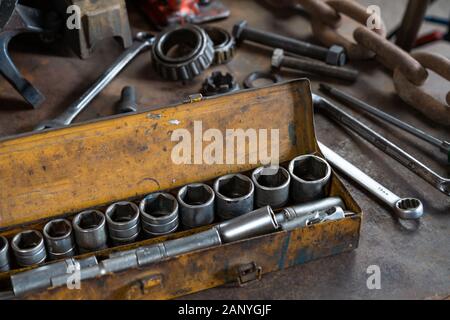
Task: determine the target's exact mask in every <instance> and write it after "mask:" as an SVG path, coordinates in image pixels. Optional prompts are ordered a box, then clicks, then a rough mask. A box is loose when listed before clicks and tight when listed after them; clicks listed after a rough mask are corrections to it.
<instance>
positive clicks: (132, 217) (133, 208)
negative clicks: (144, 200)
mask: <svg viewBox="0 0 450 320" xmlns="http://www.w3.org/2000/svg"><path fill="white" fill-rule="evenodd" d="M106 223H107V224H108V231H109V236H110V238H111V240H112V242H113V243H114V245H122V244H128V243H132V242H134V241H135V240H136V238H137V237H138V236H139V232H140V230H141V226H140V223H139V208H138V206H137V205H136V204H134V203H132V202H127V201H121V202H117V203H113V204H112V205H110V206H109V207H108V209H106Z"/></svg>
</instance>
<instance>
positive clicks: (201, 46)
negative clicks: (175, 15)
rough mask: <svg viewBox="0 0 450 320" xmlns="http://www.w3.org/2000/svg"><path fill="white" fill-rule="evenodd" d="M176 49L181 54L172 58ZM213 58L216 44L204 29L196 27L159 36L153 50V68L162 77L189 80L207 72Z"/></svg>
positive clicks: (174, 29) (183, 27)
mask: <svg viewBox="0 0 450 320" xmlns="http://www.w3.org/2000/svg"><path fill="white" fill-rule="evenodd" d="M174 48H175V49H176V50H177V51H178V52H176V56H171V51H172V50H174ZM186 48H187V50H186ZM180 51H181V53H180ZM172 53H173V52H172ZM213 59H214V48H213V42H212V41H211V39H210V38H209V36H208V35H207V34H206V32H205V31H204V30H203V29H202V28H200V27H198V26H195V25H184V26H177V27H172V28H169V29H167V30H166V31H165V32H162V33H161V34H159V35H158V36H157V38H156V40H155V45H154V46H153V47H152V61H153V66H154V68H155V70H156V72H157V73H158V74H159V75H160V76H161V77H162V78H164V79H168V80H190V79H192V78H194V77H196V76H198V75H199V74H200V73H202V72H203V71H204V70H205V69H207V68H208V67H209V66H210V65H211V63H212V62H213Z"/></svg>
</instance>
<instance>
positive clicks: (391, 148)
mask: <svg viewBox="0 0 450 320" xmlns="http://www.w3.org/2000/svg"><path fill="white" fill-rule="evenodd" d="M312 98H313V103H314V106H315V107H316V108H317V109H318V110H322V111H324V112H325V113H326V114H327V115H329V116H330V117H331V118H333V119H334V120H335V121H336V122H338V123H340V124H345V125H346V126H348V127H349V128H350V129H352V130H353V131H355V132H356V133H358V134H359V135H360V136H362V137H363V138H365V139H366V140H367V141H369V142H370V143H372V144H373V145H374V146H376V147H377V148H378V149H380V150H381V151H383V152H385V153H386V154H388V155H389V156H391V157H392V158H393V159H395V160H397V161H398V162H400V163H401V164H403V165H404V166H405V167H407V168H408V169H409V170H411V171H412V172H414V173H415V174H416V175H418V176H419V177H421V178H422V179H424V180H425V181H427V182H428V183H429V184H431V185H432V186H433V187H435V188H436V189H438V190H439V191H441V192H442V193H444V194H445V195H447V196H450V179H446V178H444V177H442V176H440V175H438V174H437V173H436V172H434V171H433V170H431V169H430V168H429V167H427V166H426V165H424V164H423V163H421V162H420V161H419V160H417V159H416V158H414V157H413V156H411V155H410V154H409V153H407V152H406V151H404V150H403V149H401V148H400V147H398V146H397V145H395V144H394V143H392V142H391V141H389V140H388V139H386V138H384V137H383V136H382V135H380V134H378V133H377V132H375V131H374V130H372V129H371V128H369V127H368V126H366V125H365V124H364V123H362V122H360V121H359V120H357V119H356V118H354V117H353V116H351V115H349V114H348V113H346V112H344V111H342V110H341V109H340V108H338V107H337V106H335V105H334V104H332V103H331V102H329V101H328V100H326V99H324V98H322V97H321V96H319V95H316V94H313V95H312Z"/></svg>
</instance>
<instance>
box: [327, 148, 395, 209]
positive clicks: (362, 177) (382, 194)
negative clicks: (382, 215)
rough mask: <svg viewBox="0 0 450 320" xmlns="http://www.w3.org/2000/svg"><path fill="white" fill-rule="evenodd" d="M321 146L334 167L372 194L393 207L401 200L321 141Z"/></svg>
mask: <svg viewBox="0 0 450 320" xmlns="http://www.w3.org/2000/svg"><path fill="white" fill-rule="evenodd" d="M319 147H320V150H321V151H322V153H323V155H324V156H325V158H326V159H327V160H328V161H329V162H330V163H331V164H332V165H333V167H335V168H337V169H338V170H339V171H341V172H342V173H344V174H345V175H346V176H348V177H350V178H351V179H352V180H353V181H355V182H356V183H357V184H359V185H360V186H361V187H363V188H364V189H366V190H367V191H369V192H370V193H371V194H373V195H374V196H375V197H377V198H378V199H379V200H381V201H382V202H384V203H385V204H387V205H388V206H390V207H393V206H395V204H396V203H397V201H398V200H400V198H399V197H398V196H397V195H395V194H394V193H393V192H391V191H390V190H389V189H387V188H386V187H384V186H383V185H381V184H380V183H378V182H376V181H375V180H374V179H372V178H371V177H369V176H368V175H367V174H365V173H364V172H362V171H361V170H360V169H358V168H357V167H355V166H354V165H353V164H351V163H350V162H348V161H347V160H345V159H344V158H342V157H341V156H340V155H338V154H337V153H336V152H334V151H333V150H331V149H330V148H328V147H327V146H325V145H323V144H322V143H320V142H319Z"/></svg>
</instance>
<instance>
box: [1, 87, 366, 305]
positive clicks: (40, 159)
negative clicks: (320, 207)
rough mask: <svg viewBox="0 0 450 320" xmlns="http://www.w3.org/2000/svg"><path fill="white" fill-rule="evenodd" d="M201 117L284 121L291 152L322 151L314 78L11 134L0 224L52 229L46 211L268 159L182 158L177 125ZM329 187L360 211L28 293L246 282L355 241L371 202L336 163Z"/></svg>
mask: <svg viewBox="0 0 450 320" xmlns="http://www.w3.org/2000/svg"><path fill="white" fill-rule="evenodd" d="M195 121H201V123H202V126H203V130H207V129H208V128H216V129H218V130H220V131H221V132H222V133H225V132H226V129H229V128H233V129H243V130H247V129H249V128H253V129H257V130H259V129H267V130H270V129H278V130H279V142H280V143H279V154H280V162H281V163H285V162H287V161H290V160H291V159H293V158H295V157H297V156H299V155H303V154H317V155H320V151H319V148H318V145H317V141H316V139H315V133H314V124H313V123H314V122H313V107H312V100H311V91H310V85H309V82H308V81H307V80H295V81H290V82H285V83H282V84H277V85H274V86H270V87H266V88H261V89H252V90H246V91H241V92H239V93H235V94H229V95H223V96H218V97H216V98H210V99H198V100H191V101H189V102H185V103H182V104H180V105H176V106H169V107H166V108H162V109H159V110H154V111H151V112H144V113H139V114H130V115H126V116H116V117H111V118H107V119H102V120H99V121H94V122H90V123H86V124H81V125H75V126H72V127H68V128H63V129H58V130H51V131H47V132H42V133H37V134H29V135H23V136H20V137H16V138H12V139H6V140H3V141H0V235H1V236H5V237H6V238H7V239H8V240H9V241H11V239H12V237H13V236H14V235H15V234H17V233H18V232H20V231H22V230H25V229H32V230H33V229H34V230H42V227H43V226H44V224H45V223H46V222H48V221H50V220H52V219H55V218H57V217H67V218H68V219H71V218H73V216H75V215H76V214H77V213H79V212H80V211H83V210H85V209H88V208H97V209H99V210H103V211H104V209H105V207H106V206H107V205H109V204H111V203H114V202H116V201H121V200H130V201H136V202H137V201H139V200H140V199H142V198H143V197H144V196H146V195H147V194H149V193H152V192H155V191H158V190H175V189H177V188H179V187H181V186H183V185H186V184H188V183H192V182H205V181H206V182H210V181H212V180H213V179H215V178H217V177H219V176H222V175H224V174H228V173H237V172H248V171H249V170H251V169H254V168H256V167H257V166H258V164H250V163H248V162H249V161H246V162H245V163H243V164H227V165H224V164H211V165H205V164H175V163H174V162H173V161H172V160H171V152H172V149H173V148H174V146H175V145H176V144H177V141H172V140H173V139H172V138H171V136H172V133H173V132H174V130H176V129H180V128H183V129H187V130H188V131H193V130H194V122H195ZM203 143H204V144H205V145H206V142H203ZM267 148H269V146H267ZM266 151H268V150H266ZM236 152H244V153H245V156H248V153H249V151H248V148H246V150H245V151H242V150H241V151H240V150H236ZM246 159H247V157H246ZM329 194H330V195H332V196H339V197H341V198H342V199H343V200H344V202H345V205H346V207H347V209H348V210H350V211H352V212H355V213H356V214H355V215H352V216H351V217H347V218H345V219H341V220H337V221H330V222H325V223H320V224H315V225H312V226H308V227H305V228H300V229H295V230H293V231H289V232H286V231H280V232H276V233H270V234H267V235H263V236H259V237H255V238H251V239H248V240H243V241H238V242H233V243H228V244H223V245H220V246H215V247H213V248H209V249H203V250H197V251H194V252H190V253H187V254H181V255H178V256H176V257H173V258H169V259H166V260H164V261H162V262H159V263H156V264H150V265H147V266H145V267H139V268H131V269H129V270H126V271H120V272H116V273H106V274H104V275H102V276H98V277H96V278H94V279H88V280H83V281H82V282H81V284H80V288H79V289H77V288H75V289H74V288H68V287H67V286H58V287H52V288H47V289H43V290H40V291H36V292H32V293H28V294H26V295H24V296H20V297H19V298H27V299H170V298H175V297H180V296H183V295H186V294H189V293H193V292H197V291H201V290H205V289H208V288H212V287H216V286H219V285H222V284H225V283H228V282H238V281H237V280H238V278H239V280H240V283H244V282H246V281H252V280H254V279H258V278H260V276H261V275H263V274H265V273H268V272H273V271H277V270H280V269H284V268H288V267H290V266H294V265H297V264H303V263H306V262H308V261H311V260H314V259H318V258H322V257H326V256H330V255H334V254H338V253H341V252H345V251H349V250H353V249H355V248H356V247H357V246H358V241H359V233H360V226H361V219H362V213H361V209H360V208H359V206H358V205H357V204H356V203H355V201H354V200H353V199H352V197H351V196H350V194H349V193H348V191H347V190H346V189H345V188H344V187H343V185H342V183H341V182H340V181H339V180H338V178H337V177H336V176H335V174H334V173H333V176H332V181H331V184H330V187H329ZM206 228H207V227H201V228H197V229H194V230H187V231H179V232H176V233H173V234H170V235H166V236H163V237H157V238H152V239H147V240H142V241H139V242H136V243H133V244H131V245H124V246H119V247H113V248H107V249H104V250H100V251H97V252H93V253H87V254H84V255H80V256H77V257H89V256H94V255H95V256H96V257H97V259H98V260H99V261H100V260H102V259H105V258H106V257H108V255H109V254H110V253H111V252H119V253H120V252H121V251H124V250H129V249H131V248H136V247H139V246H143V245H148V244H152V243H158V242H161V241H163V240H167V239H174V238H180V237H183V236H186V235H188V234H192V233H195V232H199V231H201V230H205V229H206ZM47 263H48V262H47ZM32 268H35V267H31V268H30V267H29V268H28V269H32ZM24 270H27V269H26V268H21V269H20V268H17V267H15V268H12V270H11V271H8V272H3V273H0V292H3V293H5V292H10V291H11V290H12V289H11V275H14V274H17V273H18V272H22V271H24ZM4 296H5V295H4ZM0 297H1V296H0Z"/></svg>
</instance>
